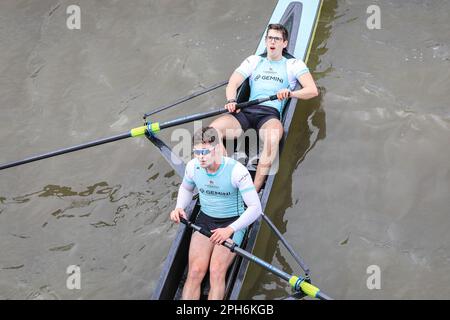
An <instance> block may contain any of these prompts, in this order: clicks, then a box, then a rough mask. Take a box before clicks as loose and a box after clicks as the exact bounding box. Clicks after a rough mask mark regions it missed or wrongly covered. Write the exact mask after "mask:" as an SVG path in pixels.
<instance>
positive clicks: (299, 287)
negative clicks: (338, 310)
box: [180, 218, 332, 300]
mask: <svg viewBox="0 0 450 320" xmlns="http://www.w3.org/2000/svg"><path fill="white" fill-rule="evenodd" d="M180 220H181V222H182V223H184V224H185V225H187V226H188V227H190V228H192V229H194V230H195V231H198V232H200V233H201V234H203V235H205V236H207V237H208V238H210V237H211V235H212V233H211V231H209V230H205V229H203V228H201V227H199V226H197V225H195V224H193V223H192V222H191V221H188V220H186V219H184V218H181V219H180ZM222 245H223V246H224V247H226V248H228V249H229V250H230V251H231V252H235V253H236V254H237V255H239V256H241V257H243V258H245V259H248V260H250V261H253V262H255V263H256V264H257V265H259V266H261V267H263V268H264V269H266V270H268V271H270V272H272V273H273V274H275V275H277V276H279V277H280V278H282V279H283V280H286V281H288V282H289V284H290V285H291V287H292V288H293V289H294V290H295V291H296V292H304V293H305V294H307V295H308V296H310V297H312V298H318V299H321V300H332V299H331V298H330V297H329V296H327V295H326V294H324V293H323V292H321V291H320V289H319V288H317V287H315V286H313V285H312V284H310V283H308V282H307V281H306V279H305V278H303V277H300V276H295V275H290V274H288V273H286V272H284V271H282V270H280V269H278V268H277V267H275V266H273V265H271V264H269V263H267V262H266V261H264V260H261V259H260V258H258V257H257V256H255V255H253V254H251V253H250V252H248V251H246V250H244V249H242V248H239V247H238V246H236V244H234V243H233V244H231V243H229V242H227V241H225V242H223V243H222Z"/></svg>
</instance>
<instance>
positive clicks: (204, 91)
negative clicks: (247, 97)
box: [144, 81, 228, 119]
mask: <svg viewBox="0 0 450 320" xmlns="http://www.w3.org/2000/svg"><path fill="white" fill-rule="evenodd" d="M227 83H228V81H223V82H220V83H216V84H214V85H212V86H210V87H208V88H206V89H203V90H201V91H199V92H195V93H193V94H191V95H188V96H186V97H184V98H181V99H179V100H177V101H175V102H173V103H171V104H169V105H164V106H162V107H160V108H158V109H156V110H154V111H151V112H149V113H146V114H144V119H145V118H147V117H149V116H151V115H153V114H155V113H158V112H161V111H164V110H167V109H169V108H172V107H175V106H177V105H179V104H180V103H183V102H186V101H188V100H191V99H193V98H195V97H198V96H201V95H203V94H205V93H208V92H210V91H213V90H215V89H217V88H220V87H223V86H224V85H226V84H227Z"/></svg>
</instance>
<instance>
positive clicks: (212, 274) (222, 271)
mask: <svg viewBox="0 0 450 320" xmlns="http://www.w3.org/2000/svg"><path fill="white" fill-rule="evenodd" d="M227 269H228V266H227V267H224V266H223V265H222V264H216V263H214V264H211V265H210V267H209V278H210V282H212V283H218V282H222V281H225V275H226V273H227Z"/></svg>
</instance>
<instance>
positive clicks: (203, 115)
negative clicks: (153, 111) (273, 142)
mask: <svg viewBox="0 0 450 320" xmlns="http://www.w3.org/2000/svg"><path fill="white" fill-rule="evenodd" d="M275 99H277V96H276V95H273V96H270V97H268V98H263V99H255V100H251V101H247V102H243V103H238V104H237V105H236V109H243V108H246V107H249V106H252V105H255V104H260V103H263V102H266V101H269V100H275ZM227 112H228V110H227V109H225V108H221V109H219V110H214V111H210V112H203V113H197V114H193V115H190V116H186V117H182V118H178V119H175V120H171V121H167V122H163V123H161V124H160V125H159V128H160V129H161V130H162V129H166V128H170V127H175V126H179V125H181V124H185V123H188V122H192V121H197V120H202V119H206V118H210V117H214V116H218V115H219V114H223V113H227Z"/></svg>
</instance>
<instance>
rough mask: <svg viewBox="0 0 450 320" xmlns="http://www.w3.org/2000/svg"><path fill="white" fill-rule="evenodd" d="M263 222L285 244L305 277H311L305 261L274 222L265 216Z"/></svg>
mask: <svg viewBox="0 0 450 320" xmlns="http://www.w3.org/2000/svg"><path fill="white" fill-rule="evenodd" d="M262 218H263V220H264V221H265V222H266V223H267V224H268V225H269V227H270V229H272V231H273V232H275V234H276V235H277V237H278V239H280V240H281V242H282V243H283V244H284V246H285V247H286V249H287V250H288V251H289V253H290V254H291V255H292V256H293V257H294V259H295V261H297V263H298V264H299V265H300V267H301V268H302V269H303V271H304V272H305V275H306V276H307V277H308V276H309V272H310V270H309V267H308V266H307V265H306V263H305V262H304V261H303V259H302V258H301V257H300V256H299V255H298V254H297V253H296V252H295V251H294V249H293V248H292V247H291V245H290V244H289V243H288V242H287V241H286V239H285V238H284V237H283V235H282V234H281V232H280V231H279V230H278V229H277V227H276V226H275V225H274V224H273V222H272V221H271V220H270V219H269V217H267V216H266V215H265V214H263V215H262Z"/></svg>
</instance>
